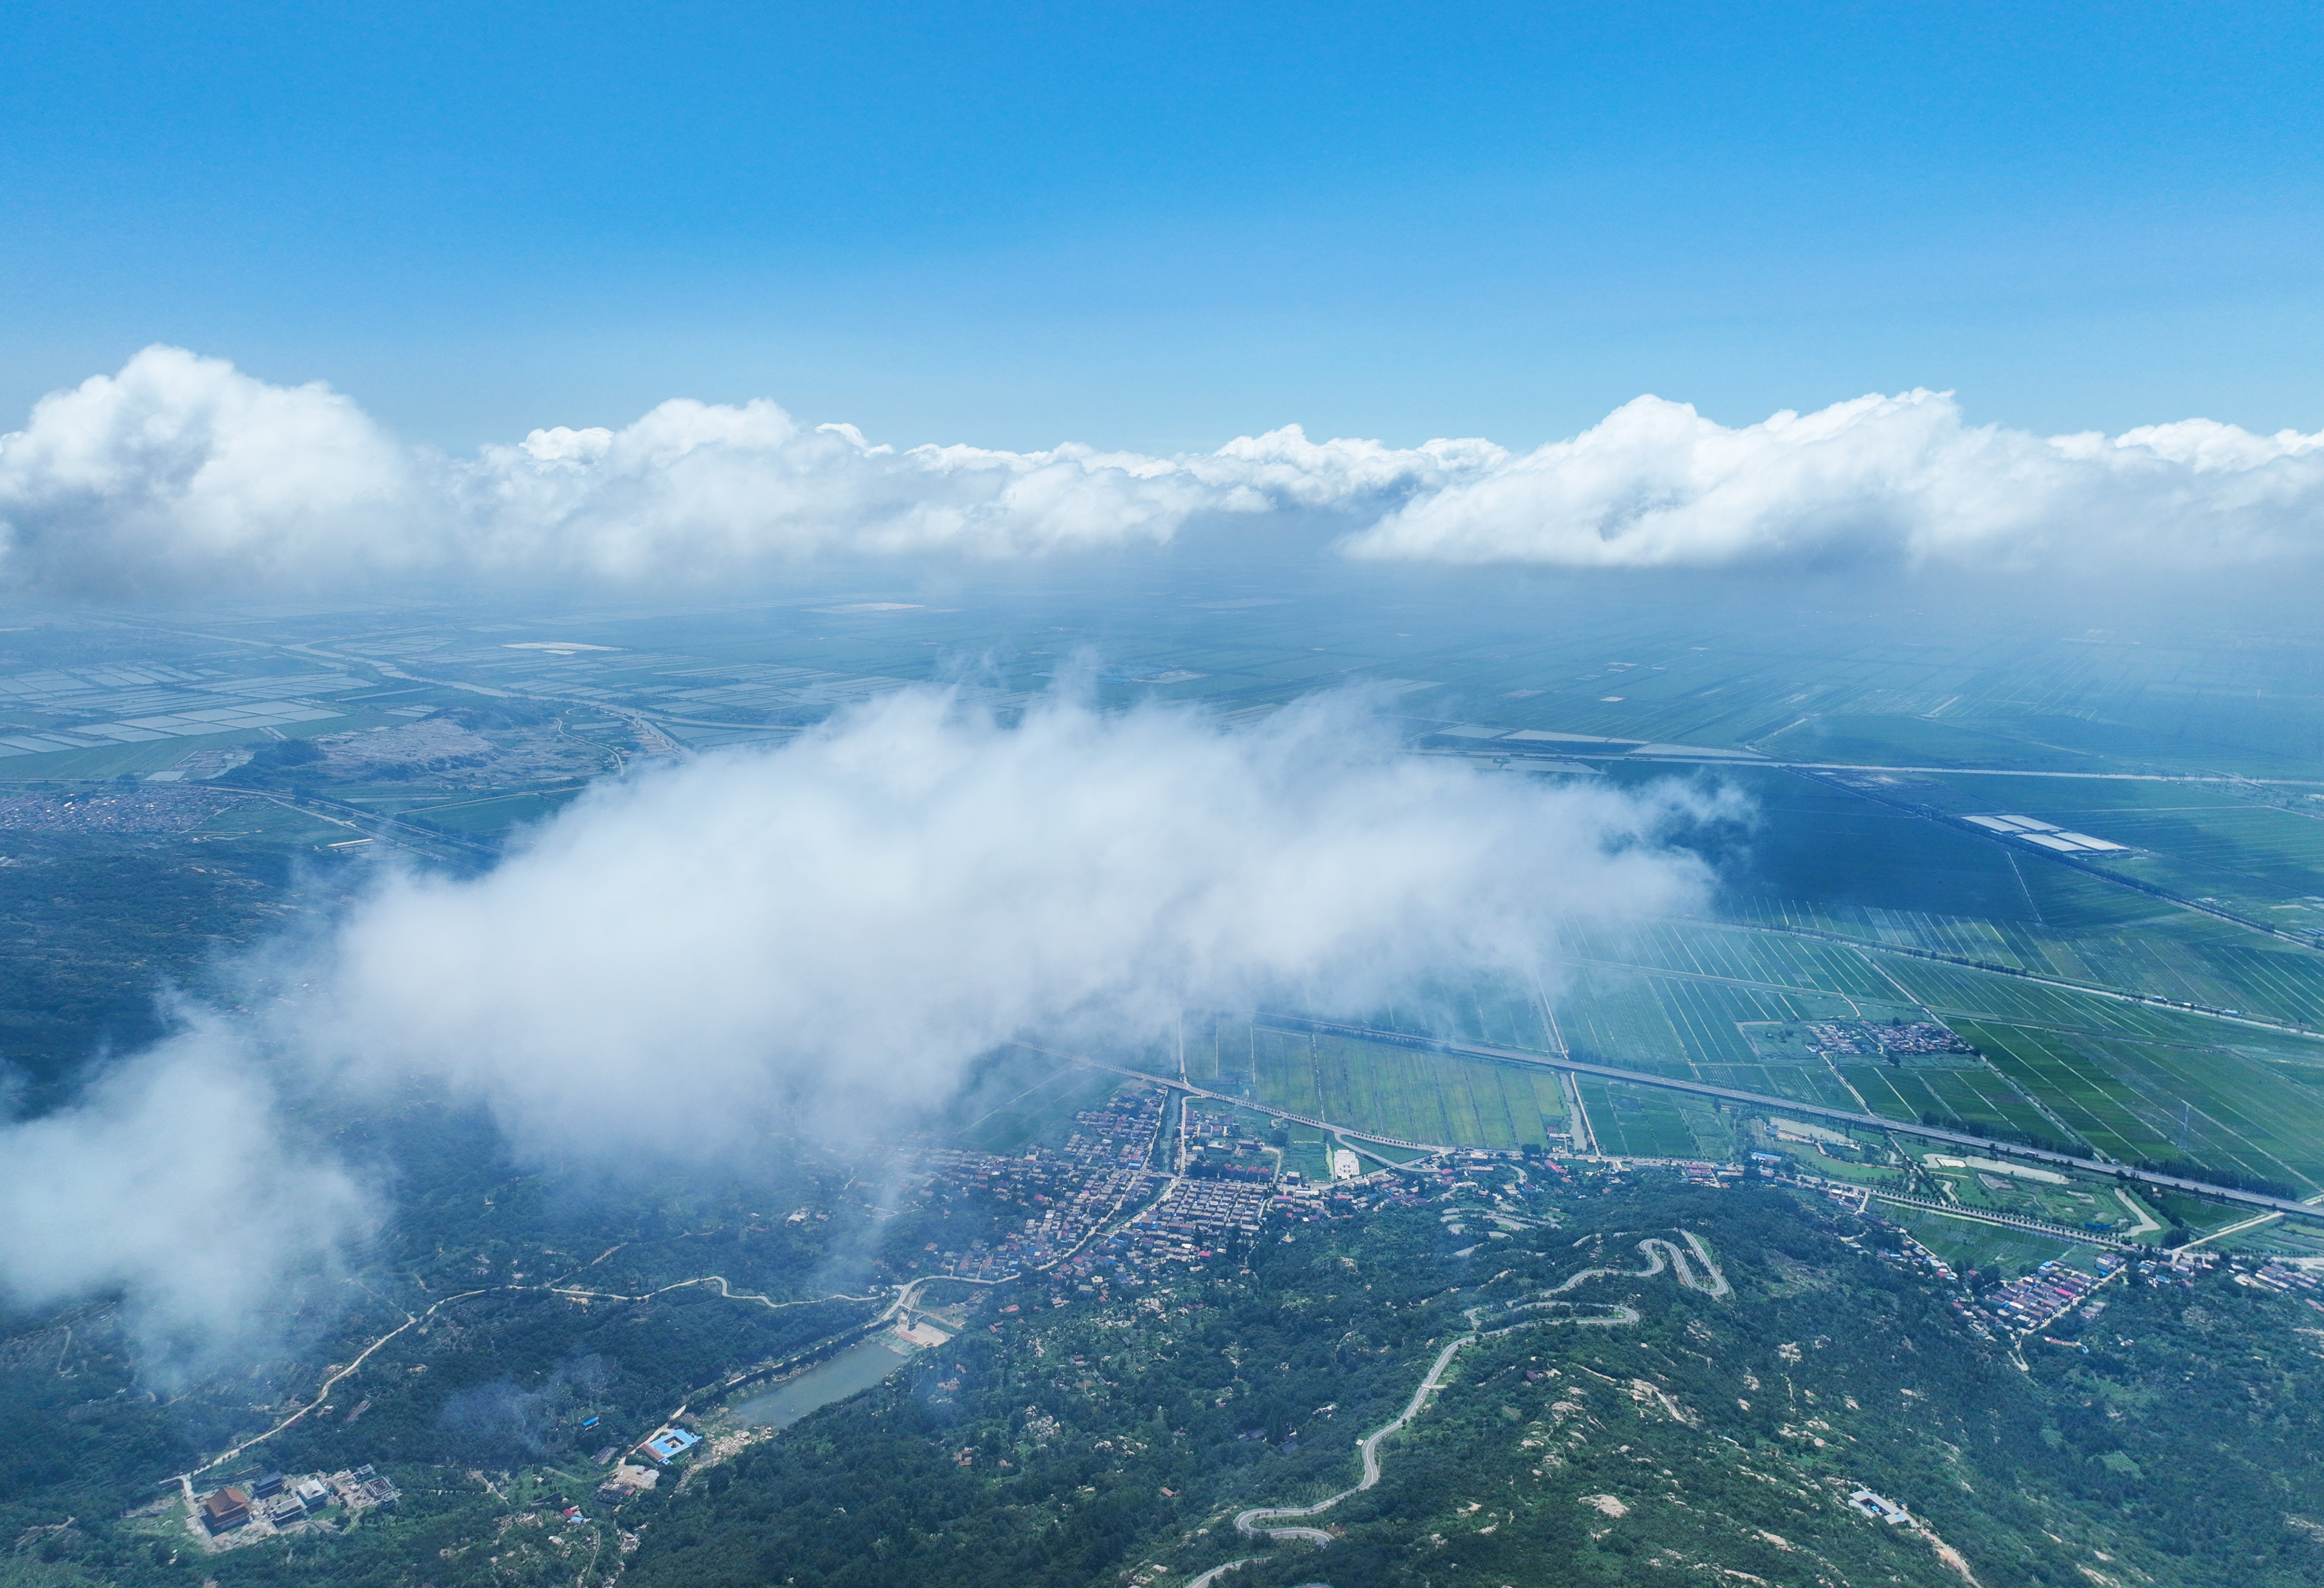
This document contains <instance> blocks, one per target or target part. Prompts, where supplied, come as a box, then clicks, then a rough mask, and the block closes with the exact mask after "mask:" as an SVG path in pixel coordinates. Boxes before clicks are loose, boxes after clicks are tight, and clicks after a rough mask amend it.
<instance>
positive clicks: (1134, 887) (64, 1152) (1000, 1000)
mask: <svg viewBox="0 0 2324 1588" xmlns="http://www.w3.org/2000/svg"><path fill="white" fill-rule="evenodd" d="M1731 814H1733V813H1732V811H1731V809H1730V808H1729V805H1728V804H1727V803H1725V802H1723V801H1722V800H1720V799H1718V798H1716V797H1713V796H1710V795H1707V794H1703V793H1701V792H1699V791H1698V792H1691V791H1687V790H1683V789H1678V788H1676V787H1675V786H1673V787H1666V788H1664V789H1657V790H1653V791H1648V792H1645V793H1639V794H1628V793H1624V792H1621V791H1619V790H1614V789H1605V788H1593V787H1588V786H1585V785H1582V784H1573V785H1551V784H1545V783H1542V782H1537V781H1533V780H1526V779H1524V778H1521V777H1518V776H1514V775H1508V774H1496V773H1490V772H1485V771H1478V770H1476V769H1474V768H1472V767H1471V766H1470V765H1469V764H1467V763H1465V762H1452V761H1448V760H1442V759H1433V758H1415V757H1411V756H1407V755H1406V754H1404V753H1403V752H1401V750H1400V749H1399V748H1398V746H1397V742H1396V741H1395V739H1394V738H1393V737H1392V736H1391V735H1390V734H1388V733H1387V732H1386V731H1385V730H1384V729H1382V728H1381V726H1380V725H1379V724H1378V722H1377V721H1375V720H1374V719H1373V718H1371V717H1370V716H1369V715H1368V713H1367V712H1366V711H1365V710H1364V709H1363V707H1362V706H1361V705H1360V703H1359V702H1356V701H1354V700H1351V699H1350V698H1347V697H1338V698H1326V699H1318V700H1314V701H1310V702H1307V703H1305V704H1302V705H1296V706H1291V707H1289V708H1286V710H1284V711H1282V712H1280V713H1278V714H1277V715H1276V716H1273V717H1272V718H1270V719H1268V720H1267V721H1265V722H1263V723H1260V724H1258V725H1240V726H1231V725H1223V724H1222V723H1220V722H1219V721H1217V720H1215V719H1213V718H1210V717H1206V716H1202V715H1199V714H1196V713H1193V712H1188V711H1183V710H1176V709H1169V708H1163V707H1145V708H1141V709H1138V710H1134V711H1131V712H1129V713H1126V714H1116V715H1111V716H1109V715H1105V714H1102V713H1100V712H1098V711H1096V710H1094V709H1093V708H1090V707H1088V706H1083V705H1079V704H1075V703H1074V702H1073V701H1071V700H1067V699H1058V700H1051V701H1048V702H1047V703H1045V704H1042V705H1040V706H1037V707H1036V708H1035V709H1033V710H1032V711H1031V712H1029V713H1028V715H1027V716H1026V717H1025V719H1024V721H1023V722H1022V724H1021V725H1016V726H1004V725H1001V724H999V723H996V722H995V721H994V720H992V719H991V717H989V716H984V715H982V714H981V713H980V712H978V711H977V710H975V709H973V708H971V707H964V706H961V705H960V704H959V703H957V702H956V701H954V699H953V698H951V697H948V696H947V695H945V694H944V693H942V692H940V691H936V690H933V689H915V690H910V691H906V692H904V693H902V694H899V695H898V696H895V697H891V698H890V699H888V700H886V701H884V702H881V703H880V704H878V705H875V706H870V707H866V708H863V709H861V710H859V711H856V712H854V713H852V714H849V715H847V716H843V717H841V718H839V719H836V720H835V721H834V722H832V723H830V724H828V725H825V727H824V728H822V729H820V730H817V731H816V732H812V733H809V734H804V735H802V736H801V737H800V738H799V739H798V740H796V741H794V742H793V743H789V744H788V745H786V746H783V747H780V748H777V749H768V750H737V751H729V752H721V753H716V754H711V755H705V756H703V757H701V758H700V759H698V760H696V761H694V762H689V763H687V764H685V765H683V766H678V767H672V768H669V769H668V770H664V771H655V772H651V773H647V774H643V775H640V776H638V777H636V778H635V779H633V780H629V781H626V782H622V783H617V784H612V785H607V786H604V787H601V788H599V789H596V790H595V791H594V792H592V793H591V794H589V795H587V796H586V797H585V798H584V799H581V800H580V801H578V802H577V803H576V804H575V805H574V806H572V807H570V808H568V809H567V810H566V811H565V812H564V813H563V814H561V815H560V816H559V817H557V818H556V819H555V820H553V821H552V822H550V823H549V824H548V825H547V826H545V827H544V828H543V829H542V830H541V831H540V832H539V834H538V835H537V836H536V837H535V838H534V839H533V841H532V842H530V844H529V845H526V846H525V847H524V848H522V849H521V851H520V852H518V853H517V854H513V855H512V856H511V857H510V858H508V859H507V860H505V861H504V862H503V863H501V864H500V865H499V866H497V867H496V868H495V869H494V870H493V871H492V872H489V873H487V874H485V875H484V876H481V877H477V878H474V879H468V880H459V879H453V878H446V877H422V876H403V877H399V878H394V879H392V880H390V881H388V882H386V883H385V884H384V885H383V887H382V888H381V889H380V891H378V892H377V893H376V894H375V895H374V896H373V897H371V898H370V899H368V900H365V901H364V902H362V903H360V904H358V905H357V906H355V908H354V909H352V910H351V912H350V913H349V914H348V916H347V917H346V919H344V920H343V921H342V922H341V923H340V924H339V925H338V926H337V928H334V929H333V931H332V932H331V933H330V934H329V935H328V936H327V937H326V938H325V939H324V940H323V941H321V942H320V943H319V944H307V945H293V946H285V947H284V948H282V949H281V950H280V951H279V952H280V955H281V957H278V958H272V959H269V960H267V961H266V962H265V963H264V964H263V965H262V966H261V967H259V974H257V975H255V976H254V979H253V980H254V986H256V985H258V984H259V983H263V982H269V981H271V982H272V984H274V985H278V986H283V987H290V988H300V987H302V985H303V988H304V991H303V992H299V993H297V994H296V995H295V997H296V1001H295V1002H278V1003H274V1004H272V1005H262V1006H261V1007H260V1008H259V1011H258V1012H257V1013H255V1014H254V1015H253V1016H250V1017H248V1018H246V1019H238V1020H235V1021H233V1022H231V1023H229V1022H228V1021H227V1020H226V1018H225V1017H209V1018H208V1019H207V1020H205V1022H204V1023H203V1024H201V1025H199V1026H198V1027H197V1028H196V1029H193V1030H192V1031H191V1032H189V1034H188V1035H187V1036H185V1037H182V1038H180V1039H176V1040H175V1041H173V1042H171V1043H169V1044H165V1045H164V1046H163V1047H162V1048H160V1049H158V1050H156V1051H155V1052H154V1053H153V1054H152V1055H149V1056H147V1057H144V1058H143V1059H140V1060H138V1061H137V1062H135V1063H134V1064H133V1065H131V1066H128V1067H126V1068H124V1069H123V1070H121V1071H120V1072H118V1073H117V1074H115V1075H114V1076H112V1077H111V1078H110V1079H108V1080H107V1081H106V1082H105V1083H104V1084H103V1085H100V1086H99V1087H98V1088H97V1091H96V1092H95V1093H94V1094H92V1095H91V1096H90V1097H89V1098H88V1099H87V1100H86V1101H85V1102H83V1103H80V1104H79V1105H78V1106H77V1107H74V1108H72V1109H69V1110H68V1111H67V1112H65V1113H60V1114H56V1115H52V1116H50V1117H48V1118H45V1119H42V1120H40V1121H37V1122H30V1123H22V1124H17V1125H14V1126H6V1127H0V1154H4V1155H5V1161H6V1162H7V1163H8V1165H9V1168H10V1173H9V1176H8V1177H7V1179H6V1181H5V1185H0V1286H5V1289H6V1291H7V1292H8V1293H11V1294H13V1295H14V1297H17V1298H18V1299H20V1300H26V1301H32V1302H42V1301H53V1300H57V1299H60V1298H62V1297H68V1296H71V1295H77V1294H82V1293H85V1292H88V1291H90V1290H97V1289H104V1288H122V1289H124V1290H125V1291H127V1292H128V1294H129V1296H130V1297H131V1300H132V1304H133V1306H134V1307H135V1308H136V1309H137V1311H138V1313H139V1316H142V1317H143V1318H144V1319H146V1320H148V1322H149V1327H150V1331H151V1332H152V1333H154V1334H157V1335H161V1336H165V1337H173V1338H177V1339H180V1340H191V1339H198V1338H217V1337H218V1336H220V1335H221V1334H226V1335H231V1334H233V1333H234V1332H235V1329H236V1326H237V1319H238V1318H239V1317H241V1316H244V1315H245V1314H248V1313H250V1312H251V1311H252V1310H253V1309H254V1308H256V1307H258V1306H260V1304H261V1303H262V1302H263V1301H264V1299H265V1298H266V1297H268V1296H269V1295H270V1294H271V1293H272V1287H274V1286H276V1285H278V1284H279V1283H280V1282H281V1277H282V1275H284V1274H285V1273H288V1272H295V1271H297V1270H298V1269H300V1268H301V1267H311V1266H312V1265H313V1264H314V1263H316V1262H317V1261H318V1260H322V1259H323V1258H324V1257H325V1256H326V1255H327V1252H328V1251H329V1250H330V1249H331V1247H332V1246H333V1245H334V1243H335V1242H337V1241H338V1240H339V1239H341V1238H343V1237H344V1236H345V1235H346V1233H347V1232H349V1231H350V1230H353V1229H355V1228H357V1227H359V1214H360V1211H361V1204H360V1201H359V1199H358V1198H357V1197H356V1196H355V1192H354V1190H353V1188H352V1185H351V1182H350V1181H349V1179H348V1177H346V1174H345V1172H344V1171H342V1170H339V1169H337V1168H332V1167H330V1166H328V1165H324V1164H318V1163H317V1162H315V1161H313V1160H312V1159H307V1158H304V1157H302V1156H301V1155H300V1154H299V1153H297V1152H295V1151H293V1150H291V1149H288V1148H286V1147H285V1146H284V1144H283V1129H282V1127H281V1125H280V1124H279V1123H278V1122H277V1121H276V1117H275V1115H274V1113H273V1112H272V1109H271V1105H270V1103H269V1101H268V1097H267V1094H266V1090H265V1088H264V1087H263V1085H261V1084H260V1083H259V1082H258V1081H257V1080H256V1079H255V1077H256V1076H258V1075H259V1074H261V1073H265V1072H267V1071H276V1072H277V1073H281V1074H285V1075H293V1076H300V1077H302V1078H301V1080H300V1086H301V1087H302V1088H312V1089H314V1090H315V1091H316V1092H317V1093H318V1094H323V1095H328V1094H329V1089H330V1088H333V1087H352V1088H355V1089H356V1090H357V1092H358V1094H360V1093H361V1092H362V1090H363V1089H364V1087H366V1086H378V1087H382V1088H385V1089H387V1090H388V1091H389V1092H390V1093H391V1094H402V1093H403V1092H404V1091H405V1090H406V1089H407V1088H408V1086H409V1085H411V1084H413V1083H415V1082H416V1083H418V1084H420V1085H422V1086H423V1087H424V1088H425V1089H426V1090H428V1091H429V1092H431V1093H433V1094H439V1095H445V1096H449V1097H455V1098H459V1099H464V1100H467V1101H473V1102H477V1103H483V1104H484V1105H487V1106H489V1107H490V1108H491V1109H492V1110H493V1113H495V1115H496V1116H497V1117H498V1118H499V1120H500V1121H501V1122H502V1124H503V1128H504V1129H505V1131H507V1132H508V1134H509V1135H510V1136H511V1138H512V1140H515V1141H516V1142H517V1143H518V1144H519V1145H520V1146H521V1147H522V1148H524V1149H530V1150H532V1151H536V1152H540V1153H544V1154H545V1153H547V1152H549V1150H551V1149H553V1150H554V1151H555V1152H556V1154H557V1155H558V1157H559V1158H560V1159H563V1160H564V1161H566V1162H567V1163H571V1164H576V1165H578V1164H582V1163H588V1162H595V1163H599V1164H603V1165H607V1166H620V1165H622V1164H624V1163H630V1164H637V1165H641V1166H642V1165H650V1164H652V1163H654V1162H656V1161H658V1160H659V1159H660V1158H661V1156H662V1155H665V1154H670V1153H678V1152H683V1153H686V1154H688V1155H691V1156H695V1157H698V1158H715V1157H716V1156H719V1155H721V1154H725V1155H729V1156H730V1157H731V1158H733V1159H736V1160H742V1159H745V1158H746V1156H748V1155H757V1154H763V1153H764V1152H766V1151H768V1150H770V1145H771V1143H770V1138H769V1131H770V1130H772V1129H775V1128H777V1127H779V1126H784V1125H788V1126H794V1127H802V1128H807V1129H812V1130H816V1131H825V1132H829V1133H833V1134H836V1135H842V1136H846V1137H852V1138H855V1139H863V1138H871V1139H874V1140H877V1139H881V1138H890V1137H892V1135H893V1134H894V1133H896V1132H897V1131H899V1130H902V1129H908V1128H910V1126H911V1125H912V1124H913V1123H915V1122H917V1121H918V1119H919V1118H920V1117H921V1116H922V1113H923V1111H925V1110H927V1109H929V1108H931V1107H934V1106H936V1105H939V1104H940V1103H942V1102H943V1101H944V1100H945V1098H946V1096H947V1095H948V1094H950V1093H951V1092H952V1090H953V1089H954V1087H955V1086H956V1085H958V1084H959V1082H960V1081H961V1080H962V1079H963V1077H964V1075H965V1073H966V1072H967V1070H968V1068H969V1066H971V1064H972V1063H973V1060H974V1059H975V1058H976V1057H978V1056H980V1055H981V1054H982V1053H984V1052H986V1051H988V1050H990V1049H991V1048H992V1047H993V1046H995V1045H997V1044H999V1043H1001V1042H1002V1041H1004V1040H1007V1039H1010V1038H1014V1037H1019V1036H1035V1037H1041V1036H1046V1037H1048V1038H1051V1039H1064V1040H1067V1041H1073V1042H1089V1043H1093V1044H1108V1045H1111V1044H1121V1043H1134V1042H1137V1041H1139V1040H1141V1039H1148V1038H1153V1037H1156V1036H1158V1035H1159V1034H1160V1033H1161V1032H1162V1031H1164V1030H1166V1029H1167V1028H1168V1026H1169V1023H1170V1022H1171V1020H1173V1019H1174V1018H1175V1017H1176V1015H1178V1014H1179V1012H1180V1011H1183V1010H1185V1009H1188V1008H1197V1007H1205V1006H1215V1007H1226V1008H1234V1007H1239V1006H1245V1007H1247V1006H1249V1005H1250V1004H1251V1003H1253V1002H1257V1001H1260V1000H1267V999H1277V998H1280V999H1287V1000H1312V1001H1314V1003H1315V1004H1316V1005H1318V1006H1320V1007H1324V1008H1332V1009H1340V1010H1345V1011H1351V1012H1360V1011H1365V1010H1369V1009H1373V1008H1377V1007H1379V1006H1380V1005H1382V1004H1384V1003H1388V1002H1397V1001H1398V1000H1404V999H1408V998H1409V997H1411V996H1412V995H1413V994H1415V993H1416V991H1418V990H1420V989H1423V988H1425V987H1426V986H1428V985H1430V984H1432V983H1438V982H1440V981H1442V980H1445V979H1452V978H1458V977H1460V976H1462V975H1463V974H1467V973H1469V972H1471V971H1474V970H1479V969H1482V970H1487V971H1491V970H1501V971H1508V972H1513V973H1522V972H1526V971H1530V970H1532V969H1534V968H1535V967H1536V966H1537V965H1538V962H1539V960H1540V958H1541V956H1544V955H1545V953H1546V952H1548V951H1549V950H1550V949H1551V948H1552V946H1553V945H1554V937H1555V935H1556V933H1557V932H1558V930H1559V929H1560V928H1561V927H1562V926H1563V925H1564V924H1566V923H1570V922H1580V923H1585V924H1587V925H1590V926H1591V927H1593V928H1620V927H1621V926H1623V925H1624V924H1626V923H1629V922H1633V921H1636V920H1637V919H1640V918H1641V917H1643V916H1646V915H1650V914H1655V913H1659V912H1665V911H1673V910H1679V909H1690V908H1697V907H1699V906H1700V905H1701V901H1702V897H1703V894H1704V891H1705V890H1706V888H1707V886H1708V882H1709V877H1708V874H1707V872H1706V870H1705V868H1704V866H1703V865H1702V863H1701V862H1700V861H1698V860H1697V859H1696V858H1694V857H1693V856H1692V854H1688V853H1686V852H1685V851H1684V850H1683V849H1678V848H1674V847H1673V846H1672V845H1671V844H1670V842H1669V840H1670V839H1671V838H1672V836H1674V835H1675V834H1679V833H1682V832H1683V830H1684V829H1685V827H1686V826H1687V825H1688V824H1689V823H1690V822H1692V821H1696V820H1699V819H1701V818H1703V817H1724V816H1727V815H1731ZM278 1066H279V1069H278Z"/></svg>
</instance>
